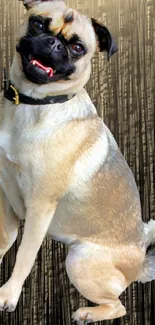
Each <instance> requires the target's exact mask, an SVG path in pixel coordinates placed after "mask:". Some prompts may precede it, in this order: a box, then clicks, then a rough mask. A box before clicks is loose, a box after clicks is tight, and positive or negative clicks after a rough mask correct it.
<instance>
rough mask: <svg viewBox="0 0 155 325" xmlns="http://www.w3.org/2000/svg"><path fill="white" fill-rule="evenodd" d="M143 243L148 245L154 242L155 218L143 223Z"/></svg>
mask: <svg viewBox="0 0 155 325" xmlns="http://www.w3.org/2000/svg"><path fill="white" fill-rule="evenodd" d="M144 232H145V243H146V247H149V246H150V245H151V244H153V243H154V242H155V220H153V219H151V220H150V221H149V222H148V223H144Z"/></svg>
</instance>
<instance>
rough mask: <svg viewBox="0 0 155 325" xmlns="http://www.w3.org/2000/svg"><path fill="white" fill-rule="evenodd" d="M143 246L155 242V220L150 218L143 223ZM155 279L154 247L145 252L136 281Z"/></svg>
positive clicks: (143, 281)
mask: <svg viewBox="0 0 155 325" xmlns="http://www.w3.org/2000/svg"><path fill="white" fill-rule="evenodd" d="M144 233H145V247H146V249H147V248H148V247H149V246H150V245H151V244H153V243H155V221H154V220H152V219H151V220H150V221H149V222H148V223H147V224H146V223H144ZM152 280H155V249H152V250H150V252H148V253H147V254H146V257H145V260H144V263H143V267H142V269H141V271H140V273H139V274H138V277H137V281H139V282H142V283H146V282H150V281H152Z"/></svg>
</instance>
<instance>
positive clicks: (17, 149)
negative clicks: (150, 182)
mask: <svg viewBox="0 0 155 325" xmlns="http://www.w3.org/2000/svg"><path fill="white" fill-rule="evenodd" d="M25 5H26V7H27V9H28V10H27V13H26V15H25V19H24V22H23V24H22V25H21V26H20V28H19V31H18V33H17V38H16V53H15V57H14V60H13V64H12V67H11V72H10V84H9V86H8V87H6V86H5V91H4V95H2V96H1V107H0V255H1V260H2V257H3V256H4V254H5V253H6V252H7V251H8V249H9V248H10V247H11V246H12V244H13V242H14V241H15V239H16V237H17V233H18V226H19V220H23V219H24V220H25V227H24V233H23V237H22V241H21V245H20V247H19V249H18V252H17V256H16V262H15V266H14V269H13V272H12V275H11V277H10V279H9V280H8V282H7V283H6V284H4V285H3V286H2V287H1V288H0V310H1V311H3V310H5V309H6V310H7V311H9V312H11V311H14V310H15V308H16V305H17V302H18V299H19V296H20V293H21V290H22V286H23V284H24V281H25V279H26V278H27V276H28V275H29V273H30V272H31V269H32V267H33V264H34V262H35V258H36V256H37V252H38V250H39V249H40V247H41V244H42V242H43V239H44V238H45V236H52V238H54V239H56V240H58V241H62V242H63V243H66V244H68V246H69V253H68V256H67V259H66V269H67V273H68V276H69V279H70V281H71V282H72V283H73V285H74V286H75V287H76V288H77V290H78V291H79V292H80V293H81V294H82V295H83V296H84V297H85V298H87V299H88V300H90V301H92V302H93V303H95V304H97V306H96V307H84V308H80V309H78V310H77V311H76V312H75V313H74V315H73V320H74V321H76V322H77V323H78V324H79V325H83V324H84V323H89V322H96V321H101V320H109V319H115V318H118V317H122V316H124V315H125V314H126V310H125V307H124V306H123V305H122V303H121V301H120V299H119V296H120V295H121V293H122V292H123V291H124V290H125V289H126V288H127V287H128V286H129V285H130V284H131V283H132V282H133V281H141V282H147V281H151V280H153V279H154V278H155V259H154V256H153V254H149V255H147V248H148V246H149V245H150V244H151V243H152V242H154V241H155V221H153V220H151V221H150V222H149V223H148V224H145V223H143V221H142V219H141V206H140V199H139V194H138V190H137V186H136V184H135V180H134V177H133V175H132V173H131V171H130V169H129V167H128V165H127V163H126V161H125V159H124V157H123V156H122V154H121V152H120V150H119V148H118V146H117V144H116V142H115V140H114V138H113V136H112V134H111V133H110V131H109V129H108V128H107V127H106V125H105V124H104V123H103V122H102V120H101V119H100V118H99V116H98V114H97V111H96V109H95V107H94V105H93V103H92V102H91V99H90V98H89V96H88V94H87V92H86V90H85V89H84V86H85V85H86V83H87V81H88V79H89V77H90V73H91V59H92V56H93V54H94V53H95V52H96V51H100V52H104V51H106V52H107V55H108V58H110V57H111V56H112V54H114V53H115V52H116V50H117V48H116V46H115V43H114V41H113V38H112V36H111V34H110V32H109V31H108V29H107V28H106V27H105V26H104V25H102V24H101V23H99V22H98V21H96V20H95V19H93V18H89V17H86V16H85V15H83V14H81V13H79V12H77V11H75V10H73V9H70V8H67V7H66V5H65V3H64V2H63V1H58V0H57V1H56V0H55V1H54V0H53V1H45V2H44V1H37V2H33V1H32V0H29V1H27V0H26V1H25Z"/></svg>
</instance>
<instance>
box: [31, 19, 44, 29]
mask: <svg viewBox="0 0 155 325" xmlns="http://www.w3.org/2000/svg"><path fill="white" fill-rule="evenodd" d="M32 27H33V28H34V29H35V30H43V24H42V23H41V22H40V21H37V20H35V21H33V23H32Z"/></svg>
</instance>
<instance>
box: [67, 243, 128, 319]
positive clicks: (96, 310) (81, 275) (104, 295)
mask: <svg viewBox="0 0 155 325" xmlns="http://www.w3.org/2000/svg"><path fill="white" fill-rule="evenodd" d="M90 245H91V244H90ZM80 246H81V247H80ZM82 246H83V247H82ZM87 246H89V244H88V245H78V246H76V247H74V246H73V247H71V248H70V251H69V254H68V256H67V260H66V269H67V273H68V276H69V278H70V280H71V282H72V283H73V284H74V286H75V287H76V288H77V290H78V291H79V292H80V293H81V294H82V295H83V296H84V297H85V298H87V299H88V300H90V301H92V302H94V303H96V304H98V305H99V306H97V307H83V308H80V309H78V310H77V311H76V312H75V313H74V315H73V320H74V321H76V322H77V323H78V325H83V324H87V323H90V322H97V321H102V320H110V319H115V318H119V317H122V316H124V315H125V314H126V310H125V307H124V306H123V305H122V304H121V302H120V300H119V296H120V294H121V293H122V292H123V291H124V290H125V288H126V280H125V277H124V275H123V274H122V273H121V272H120V271H119V270H117V269H115V267H114V266H113V263H112V261H110V259H109V256H108V254H107V252H106V254H104V252H103V248H102V249H101V251H100V250H99V249H98V250H96V247H95V246H98V245H93V244H92V247H91V248H90V247H88V248H87Z"/></svg>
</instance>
